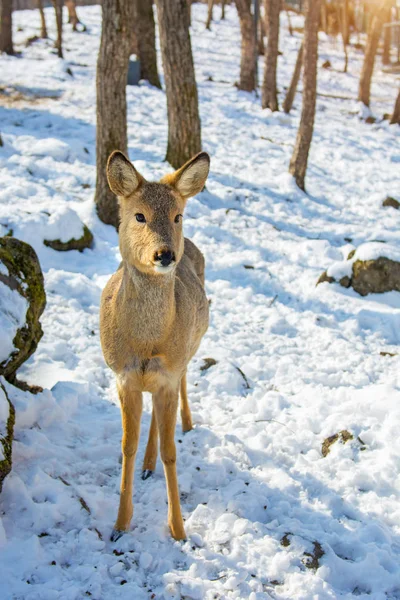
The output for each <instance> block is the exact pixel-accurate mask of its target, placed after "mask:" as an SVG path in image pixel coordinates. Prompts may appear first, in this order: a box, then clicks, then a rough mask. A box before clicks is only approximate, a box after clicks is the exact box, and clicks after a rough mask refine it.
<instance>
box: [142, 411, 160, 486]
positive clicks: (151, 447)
mask: <svg viewBox="0 0 400 600" xmlns="http://www.w3.org/2000/svg"><path fill="white" fill-rule="evenodd" d="M157 451H158V429H157V421H156V413H155V410H154V408H153V412H152V413H151V424H150V430H149V439H148V440H147V447H146V453H145V455H144V461H143V469H142V479H143V480H145V479H148V478H149V477H150V476H151V475H152V474H153V471H154V470H155V468H156V462H157Z"/></svg>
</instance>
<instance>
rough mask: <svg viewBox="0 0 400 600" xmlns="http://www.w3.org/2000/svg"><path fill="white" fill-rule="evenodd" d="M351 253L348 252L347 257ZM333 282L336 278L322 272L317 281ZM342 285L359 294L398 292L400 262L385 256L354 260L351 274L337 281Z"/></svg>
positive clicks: (318, 282)
mask: <svg viewBox="0 0 400 600" xmlns="http://www.w3.org/2000/svg"><path fill="white" fill-rule="evenodd" d="M352 256H353V254H351V253H350V255H349V258H352ZM324 282H328V283H335V282H336V279H335V278H334V277H331V276H329V275H328V274H327V272H326V271H324V273H322V275H321V276H320V278H319V279H318V281H317V285H318V284H320V283H324ZM338 283H339V284H340V285H341V286H342V287H345V288H349V287H352V288H353V289H354V291H356V292H357V293H358V294H360V296H367V295H368V294H383V293H384V292H392V291H397V292H400V263H399V262H396V261H395V260H391V259H390V258H386V257H385V256H380V257H379V258H377V259H374V260H356V261H354V263H353V264H352V275H351V277H348V276H347V275H346V276H344V277H342V278H341V279H340V280H339V282H338Z"/></svg>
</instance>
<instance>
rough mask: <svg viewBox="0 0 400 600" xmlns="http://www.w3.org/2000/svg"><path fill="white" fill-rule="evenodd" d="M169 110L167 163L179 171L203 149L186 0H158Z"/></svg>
mask: <svg viewBox="0 0 400 600" xmlns="http://www.w3.org/2000/svg"><path fill="white" fill-rule="evenodd" d="M156 5H157V15H158V24H159V28H160V43H161V53H162V60H163V66H164V77H165V90H166V94H167V109H168V147H167V155H166V160H167V161H168V162H169V163H170V164H171V165H172V166H173V167H174V168H175V169H176V168H178V167H180V166H182V165H183V164H184V163H185V162H186V161H188V160H189V158H191V157H192V156H193V155H194V154H197V153H198V152H200V150H201V128H200V117H199V107H198V98H197V86H196V79H195V75H194V65H193V56H192V47H191V43H190V35H189V27H188V15H187V3H186V0H156Z"/></svg>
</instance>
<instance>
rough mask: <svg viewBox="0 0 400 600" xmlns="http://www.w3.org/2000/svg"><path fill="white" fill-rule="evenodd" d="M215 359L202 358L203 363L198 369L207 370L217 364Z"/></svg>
mask: <svg viewBox="0 0 400 600" xmlns="http://www.w3.org/2000/svg"><path fill="white" fill-rule="evenodd" d="M217 362H218V361H217V360H215V358H203V364H202V365H201V367H200V371H207V370H208V369H209V368H210V367H213V366H214V365H216V364H217Z"/></svg>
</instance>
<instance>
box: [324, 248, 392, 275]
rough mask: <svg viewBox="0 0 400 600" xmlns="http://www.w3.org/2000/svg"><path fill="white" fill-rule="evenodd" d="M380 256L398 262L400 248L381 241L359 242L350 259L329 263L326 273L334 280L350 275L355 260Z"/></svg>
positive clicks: (365, 259)
mask: <svg viewBox="0 0 400 600" xmlns="http://www.w3.org/2000/svg"><path fill="white" fill-rule="evenodd" d="M380 257H385V258H389V259H390V260H393V261H396V262H400V249H399V248H398V246H395V245H394V244H385V243H382V242H367V243H366V244H361V245H360V246H359V247H358V248H357V249H356V250H355V252H354V254H353V256H352V257H351V258H350V259H348V260H343V261H339V262H337V263H334V264H332V265H330V267H329V268H328V269H327V275H329V276H330V277H333V278H334V279H336V280H339V279H341V278H342V277H345V276H347V277H351V275H352V267H353V264H354V263H355V262H356V260H362V261H367V260H376V259H378V258H380Z"/></svg>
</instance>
